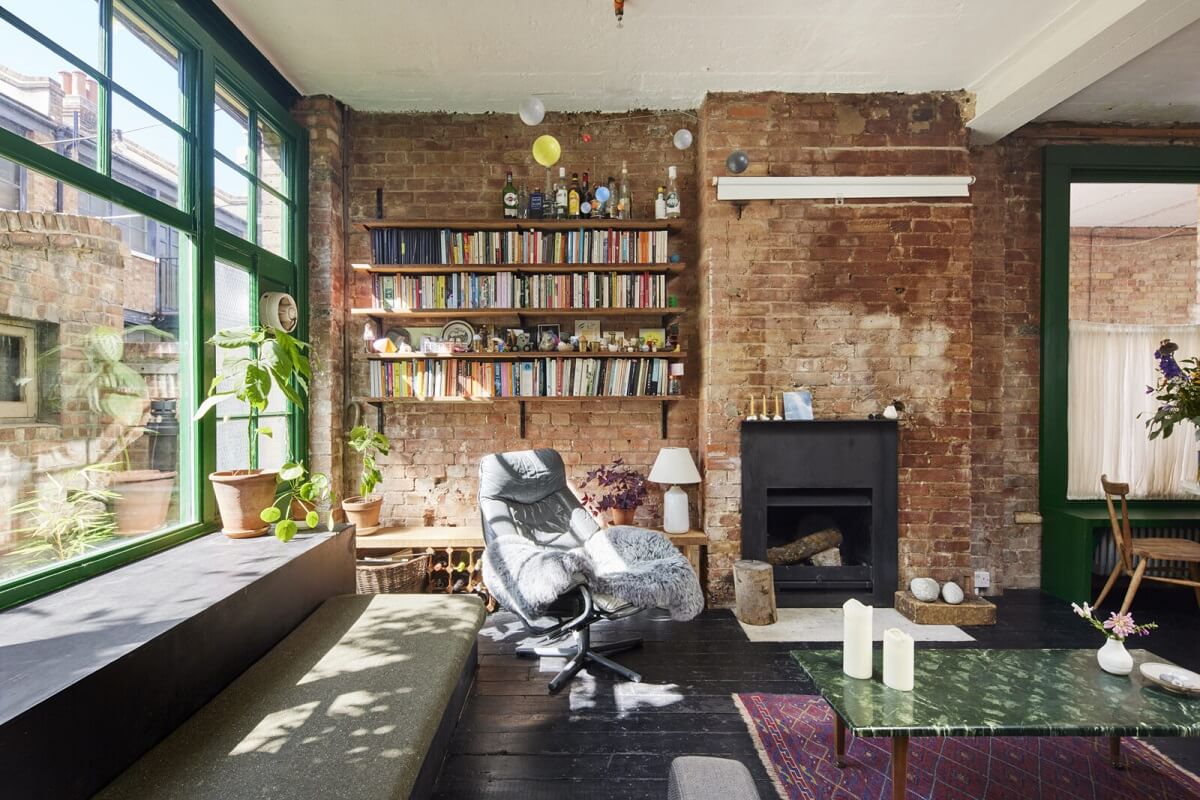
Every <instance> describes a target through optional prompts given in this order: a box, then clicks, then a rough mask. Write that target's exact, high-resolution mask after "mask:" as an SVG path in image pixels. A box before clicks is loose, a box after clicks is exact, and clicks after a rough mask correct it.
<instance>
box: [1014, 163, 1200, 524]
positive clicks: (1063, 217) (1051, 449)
mask: <svg viewBox="0 0 1200 800" xmlns="http://www.w3.org/2000/svg"><path fill="white" fill-rule="evenodd" d="M1099 182H1109V183H1120V182H1127V183H1134V182H1137V183H1148V182H1151V183H1152V182H1159V183H1197V184H1200V147H1184V146H1173V145H1166V146H1159V147H1155V146H1121V145H1051V146H1047V147H1046V148H1045V151H1044V153H1043V169H1042V323H1041V331H1042V347H1041V360H1042V365H1041V367H1042V368H1041V424H1040V426H1039V456H1038V468H1039V476H1038V494H1039V503H1040V506H1041V509H1042V513H1043V514H1052V513H1056V512H1063V511H1068V512H1069V511H1071V510H1083V509H1095V508H1102V507H1104V501H1103V500H1068V499H1067V458H1068V453H1067V374H1068V364H1067V359H1068V352H1069V349H1068V341H1067V340H1068V336H1069V333H1068V324H1069V317H1070V223H1071V184H1072V183H1099ZM1147 358H1149V354H1147ZM1130 506H1131V507H1132V508H1135V509H1154V508H1162V509H1168V508H1175V509H1179V508H1186V507H1200V501H1190V500H1131V501H1130Z"/></svg>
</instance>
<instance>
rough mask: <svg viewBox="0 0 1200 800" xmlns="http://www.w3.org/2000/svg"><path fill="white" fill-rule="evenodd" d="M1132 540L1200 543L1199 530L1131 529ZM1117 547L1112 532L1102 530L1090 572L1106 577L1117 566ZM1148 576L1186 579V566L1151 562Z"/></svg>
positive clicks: (1167, 562) (1178, 563)
mask: <svg viewBox="0 0 1200 800" xmlns="http://www.w3.org/2000/svg"><path fill="white" fill-rule="evenodd" d="M1132 533H1133V538H1134V539H1141V538H1147V537H1153V538H1164V539H1190V540H1191V541H1193V542H1200V528H1141V527H1138V528H1133V530H1132ZM1117 561H1118V557H1117V545H1116V543H1115V542H1114V541H1113V537H1112V531H1111V529H1109V528H1105V529H1104V535H1103V536H1098V537H1096V549H1095V550H1094V551H1093V553H1092V572H1093V573H1095V574H1096V575H1108V574H1109V573H1111V572H1112V571H1113V567H1115V566H1116V565H1117ZM1146 572H1147V574H1149V575H1159V576H1162V577H1164V578H1187V577H1190V576H1189V575H1188V565H1187V562H1186V561H1152V562H1150V566H1149V567H1147V568H1146Z"/></svg>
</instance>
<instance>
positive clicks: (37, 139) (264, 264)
mask: <svg viewBox="0 0 1200 800" xmlns="http://www.w3.org/2000/svg"><path fill="white" fill-rule="evenodd" d="M250 61H253V63H259V62H258V61H257V59H253V58H248V62H250ZM282 86H283V84H282V81H281V79H280V78H279V77H278V75H275V74H273V73H269V72H263V71H261V70H260V71H258V72H254V71H251V70H249V69H247V67H246V66H245V64H244V63H243V62H242V61H240V60H239V58H238V57H236V56H235V55H233V54H231V53H229V52H228V51H227V49H226V44H225V42H223V41H222V42H219V41H217V40H216V39H215V38H214V37H213V35H212V34H211V33H210V32H209V31H208V30H207V29H206V28H205V27H204V26H203V25H201V24H200V23H198V22H197V21H196V20H194V19H193V18H192V17H191V16H189V14H188V12H187V11H186V9H185V8H184V7H183V6H182V5H181V4H179V3H177V2H176V0H157V2H150V1H149V0H60V2H54V3H46V2H43V0H0V214H4V213H5V211H6V210H8V211H15V210H22V211H25V212H28V214H29V216H27V217H16V216H15V215H14V216H13V217H12V218H11V219H9V220H5V221H4V223H3V224H0V229H6V230H7V229H8V228H10V227H11V226H12V225H15V224H17V225H23V224H27V225H30V226H31V227H32V228H34V229H35V230H31V231H30V233H31V234H33V233H36V235H31V236H25V237H22V236H10V237H6V238H5V239H3V240H0V297H2V298H3V299H4V302H3V303H2V304H0V607H3V606H5V605H10V604H12V603H14V602H20V601H21V600H22V599H25V598H28V597H32V596H35V595H36V594H39V593H41V592H45V591H49V590H52V589H54V588H56V587H58V586H61V585H64V584H65V583H68V582H71V581H74V580H78V579H80V578H83V577H86V576H88V575H90V574H94V573H95V572H98V571H100V570H102V569H106V568H109V567H111V566H115V565H117V564H120V563H123V562H125V561H127V560H129V559H131V558H136V557H140V556H142V555H145V554H147V553H150V552H153V551H155V550H156V549H160V548H161V547H165V546H168V545H170V544H172V543H175V542H179V541H183V540H185V539H187V538H189V537H192V536H196V535H199V534H202V533H205V532H208V531H211V530H212V529H213V528H214V527H215V525H214V523H215V516H216V514H215V506H214V504H213V503H212V498H211V490H210V488H209V486H208V483H207V480H206V476H207V473H208V472H210V471H211V470H213V469H215V468H227V467H228V468H239V467H247V466H263V467H267V468H270V467H274V466H278V465H279V464H282V463H283V462H285V461H287V460H289V459H290V458H293V457H296V456H297V455H299V454H302V453H303V449H304V442H303V441H302V440H301V438H300V435H301V434H300V432H301V431H302V430H303V427H304V426H302V425H298V424H297V421H298V420H299V419H300V417H299V416H298V415H299V412H298V410H297V409H294V408H292V407H290V406H289V404H287V402H286V401H285V399H284V398H283V397H282V396H280V397H278V398H273V400H272V404H271V407H270V409H269V411H268V413H267V414H266V415H264V416H263V417H262V421H261V424H262V425H264V426H266V425H269V426H270V427H271V429H272V432H273V436H272V437H271V438H269V439H266V438H264V439H261V440H260V441H263V442H264V444H263V445H262V446H261V447H260V448H259V452H257V453H248V452H242V451H239V450H237V449H236V447H235V440H234V438H233V437H231V436H230V434H229V428H230V426H231V425H233V426H237V427H243V428H244V421H243V420H242V419H240V416H241V415H240V414H239V412H238V410H237V409H233V408H230V409H229V410H228V413H227V415H226V416H223V417H222V418H221V419H212V418H209V419H206V420H203V421H201V422H193V421H192V418H191V417H192V411H193V410H194V409H195V407H196V406H197V404H198V402H199V400H200V396H201V394H202V392H203V390H204V389H205V388H206V387H207V386H208V384H209V382H210V381H211V379H212V376H213V374H215V369H216V366H217V358H220V357H223V356H224V355H225V354H216V355H214V353H213V352H212V350H211V348H207V347H206V346H205V345H204V344H203V342H204V340H205V339H207V338H208V337H209V336H211V335H212V334H213V333H214V332H215V331H216V330H217V329H219V328H221V327H228V326H233V325H246V324H253V323H255V322H256V321H257V298H258V295H259V293H260V292H262V291H268V290H284V291H290V292H292V293H293V294H295V295H296V296H297V299H298V300H299V301H300V304H301V310H302V315H301V321H302V324H303V317H304V315H303V303H304V292H303V288H304V287H303V286H302V285H301V283H300V280H299V269H298V264H299V263H301V259H303V257H304V246H303V240H302V238H301V236H302V231H303V229H304V223H303V219H302V218H301V217H300V216H299V215H300V213H301V211H300V209H299V207H298V205H297V203H296V194H295V192H296V190H297V187H302V186H303V172H302V170H303V169H304V159H303V154H304V153H303V151H302V150H301V149H300V143H301V142H302V141H303V138H302V135H301V131H300V130H299V129H298V128H297V126H296V125H295V124H294V123H293V122H292V121H291V120H290V118H289V117H288V115H287V111H286V105H287V104H288V103H290V102H291V101H292V100H293V99H294V98H293V97H292V96H290V94H289V90H288V89H285V88H281V87H282ZM268 87H269V88H268ZM205 142H214V145H215V146H210V147H206V146H205V144H204V143H205ZM206 165H212V166H213V167H215V169H214V170H209V169H205V168H203V167H204V166H206ZM22 220H23V221H22ZM18 230H19V229H18ZM301 332H303V331H301ZM218 443H220V444H218ZM244 443H245V437H244V436H243V435H241V434H239V435H238V436H237V437H236V444H239V445H241V448H242V450H245V449H246V448H245V444H244Z"/></svg>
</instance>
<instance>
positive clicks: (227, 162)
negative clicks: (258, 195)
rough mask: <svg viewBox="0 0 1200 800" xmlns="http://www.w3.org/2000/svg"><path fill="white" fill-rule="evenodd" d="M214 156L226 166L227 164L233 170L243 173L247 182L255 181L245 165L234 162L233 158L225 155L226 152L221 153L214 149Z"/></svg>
mask: <svg viewBox="0 0 1200 800" xmlns="http://www.w3.org/2000/svg"><path fill="white" fill-rule="evenodd" d="M213 157H215V158H216V159H217V160H218V161H220V162H221V163H222V164H224V165H225V166H227V167H229V168H230V169H232V170H233V171H235V172H237V173H238V174H239V175H241V176H242V177H243V178H245V179H246V180H247V182H249V183H253V182H254V176H253V175H251V174H250V173H249V172H247V171H246V168H245V167H239V166H238V165H237V164H235V163H233V159H232V158H230V157H229V156H227V155H225V154H224V153H221V152H220V151H217V150H214V151H213Z"/></svg>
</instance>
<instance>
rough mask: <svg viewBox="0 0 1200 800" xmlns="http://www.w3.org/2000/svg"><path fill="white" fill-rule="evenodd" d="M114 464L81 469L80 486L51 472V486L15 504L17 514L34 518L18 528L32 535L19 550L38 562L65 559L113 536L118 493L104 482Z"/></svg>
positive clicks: (15, 513)
mask: <svg viewBox="0 0 1200 800" xmlns="http://www.w3.org/2000/svg"><path fill="white" fill-rule="evenodd" d="M114 466H115V465H113V464H91V465H88V466H86V467H83V468H82V469H80V470H78V471H77V473H76V477H77V478H78V481H77V482H78V483H80V484H82V487H80V488H77V487H74V486H71V485H70V483H71V481H63V480H60V479H59V478H56V477H54V476H53V475H49V474H47V476H46V478H47V479H48V480H49V482H50V483H49V486H47V487H44V488H43V489H41V490H40V491H37V492H34V493H32V494H31V496H30V497H29V499H28V500H25V501H23V502H20V503H17V504H16V505H15V506H13V507H12V511H13V514H14V515H16V516H24V515H29V517H30V519H31V521H32V524H31V525H29V526H28V527H25V528H18V529H17V531H16V532H17V533H23V534H29V535H30V536H29V539H28V540H27V541H25V542H23V543H22V544H21V545H19V546H18V547H17V552H18V553H22V554H24V555H27V556H29V557H30V558H31V559H34V560H37V561H42V560H53V561H62V560H64V559H67V558H72V557H74V556H77V555H81V554H83V553H86V552H87V551H89V550H92V549H93V548H95V547H97V546H99V545H101V544H103V543H104V542H106V541H108V540H109V539H111V538H112V537H113V535H114V534H115V533H116V532H117V522H116V516H115V515H114V514H113V512H112V511H110V510H109V508H110V506H111V504H112V502H113V500H114V499H115V494H114V493H113V492H111V491H109V490H108V489H105V488H104V483H105V480H106V476H107V475H108V474H109V473H111V472H112V470H113V467H114Z"/></svg>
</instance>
